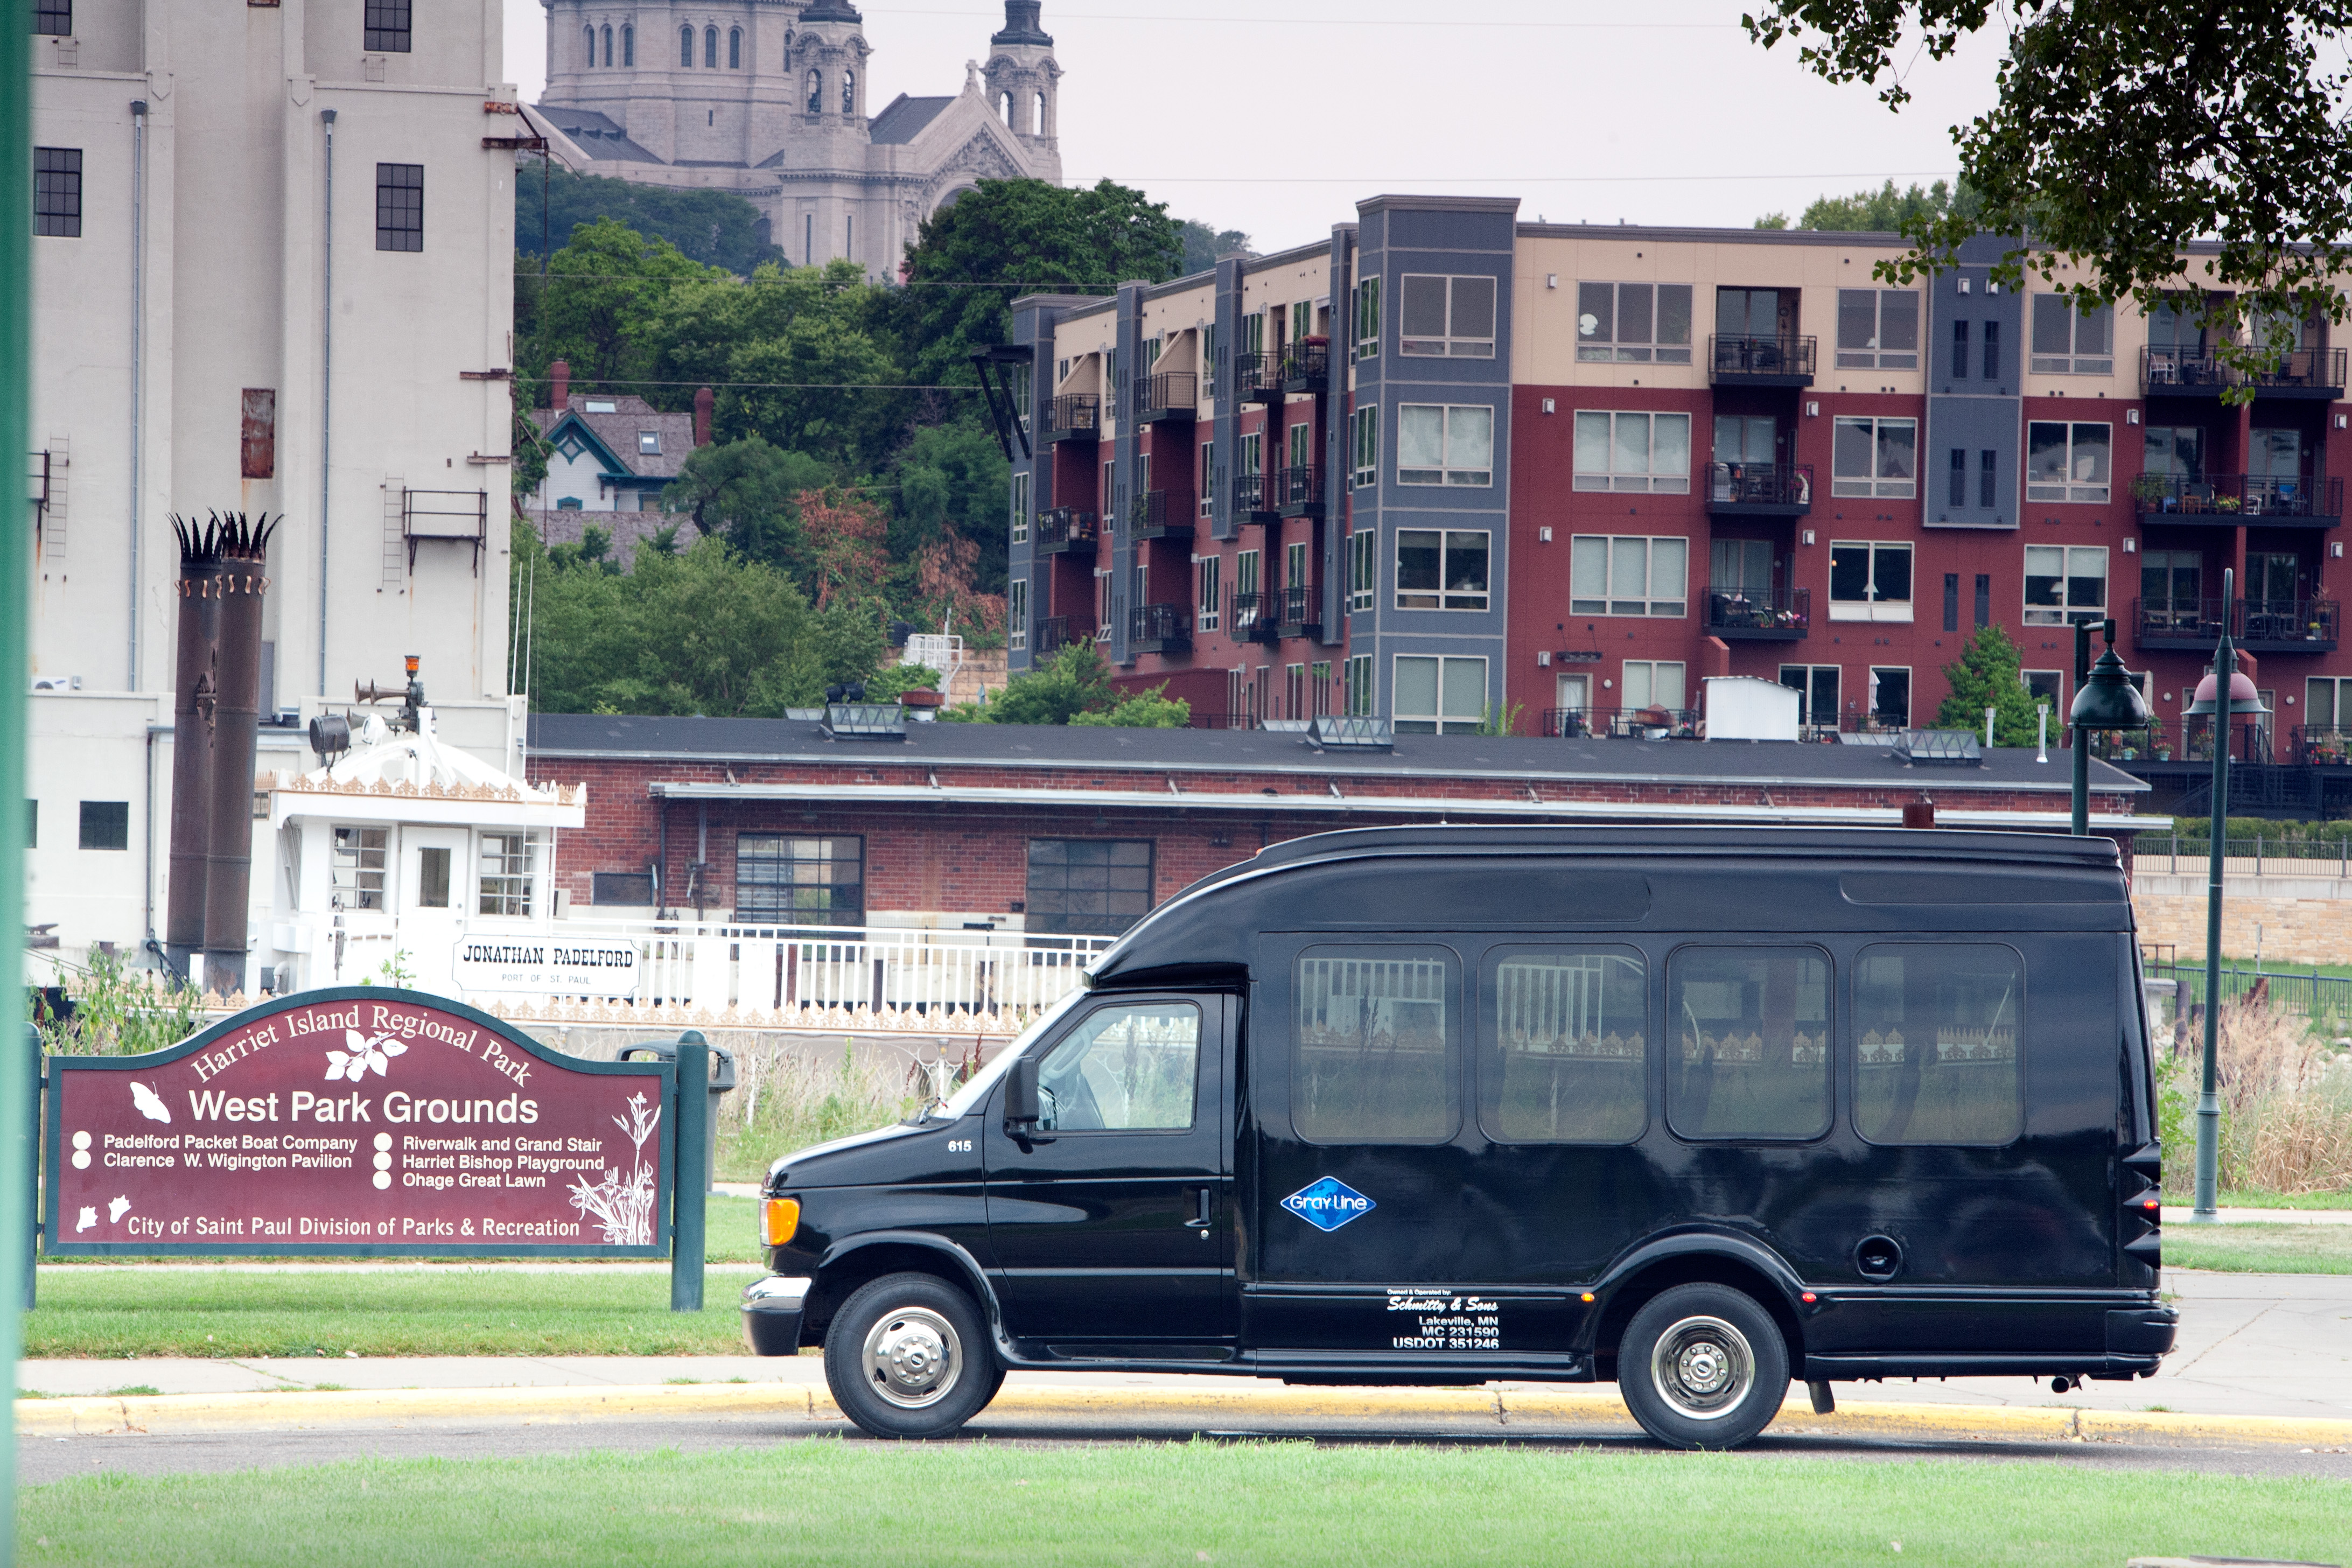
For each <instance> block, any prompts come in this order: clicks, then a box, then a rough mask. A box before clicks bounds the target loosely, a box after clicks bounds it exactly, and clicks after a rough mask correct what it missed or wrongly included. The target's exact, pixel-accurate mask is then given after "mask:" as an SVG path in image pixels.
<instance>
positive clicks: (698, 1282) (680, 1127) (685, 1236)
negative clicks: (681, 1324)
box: [669, 1029, 711, 1312]
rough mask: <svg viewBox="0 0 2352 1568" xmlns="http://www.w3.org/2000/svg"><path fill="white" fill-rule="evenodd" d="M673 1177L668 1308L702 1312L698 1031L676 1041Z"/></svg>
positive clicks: (704, 1174)
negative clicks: (673, 1216) (674, 1156)
mask: <svg viewBox="0 0 2352 1568" xmlns="http://www.w3.org/2000/svg"><path fill="white" fill-rule="evenodd" d="M673 1103H674V1104H676V1105H677V1114H676V1117H675V1118H674V1120H675V1122H676V1128H677V1131H675V1132H674V1133H673V1134H672V1136H671V1140H670V1142H671V1144H672V1146H673V1147H674V1148H676V1149H677V1177H676V1179H675V1180H673V1181H672V1182H671V1184H670V1193H671V1194H672V1199H671V1201H672V1202H673V1203H675V1204H676V1205H677V1217H676V1219H675V1220H674V1221H673V1222H672V1223H671V1226H670V1255H669V1310H671V1311H673V1312H699V1311H700V1310H702V1273H703V1269H702V1254H703V1221H704V1220H705V1218H706V1217H708V1213H709V1203H710V1176H711V1173H710V1172H709V1169H708V1168H707V1167H708V1165H709V1158H710V1137H709V1131H710V1046H709V1042H708V1041H706V1040H705V1039H704V1038H703V1037H702V1031H701V1030H699V1029H688V1031H687V1032H686V1033H684V1034H682V1035H680V1036H679V1037H677V1099H676V1100H675V1101H673Z"/></svg>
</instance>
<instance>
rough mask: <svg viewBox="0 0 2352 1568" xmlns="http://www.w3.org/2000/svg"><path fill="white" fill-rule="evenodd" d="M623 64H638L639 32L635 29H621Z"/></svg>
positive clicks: (628, 27)
mask: <svg viewBox="0 0 2352 1568" xmlns="http://www.w3.org/2000/svg"><path fill="white" fill-rule="evenodd" d="M621 63H622V64H623V65H624V66H634V65H635V64H636V63H637V30H636V29H635V27H630V26H624V27H623V28H622V29H621Z"/></svg>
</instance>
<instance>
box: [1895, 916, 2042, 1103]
mask: <svg viewBox="0 0 2352 1568" xmlns="http://www.w3.org/2000/svg"><path fill="white" fill-rule="evenodd" d="M2024 990H2025V972H2024V966H2023V965H2022V964H2021V963H2019V962H2018V955H2017V952H2016V950H2015V949H2013V948H2009V947H1999V946H1994V945H1992V944H1990V943H1970V944H1955V945H1949V946H1945V945H1937V946H1928V945H1926V944H1921V945H1917V946H1914V945H1911V944H1909V943H1904V944H1900V945H1897V944H1894V943H1889V944H1886V945H1883V946H1876V947H1866V948H1864V949H1863V950H1862V962H1861V963H1859V964H1857V965H1856V966H1855V970H1854V980H1853V1005H1854V1020H1853V1032H1854V1040H1855V1047H1854V1055H1855V1072H1854V1084H1853V1128H1854V1131H1857V1132H1859V1133H1861V1134H1862V1135H1863V1137H1864V1138H1866V1139H1868V1140H1869V1141H1870V1142H1873V1143H1929V1144H1937V1145H1949V1144H1954V1143H1982V1144H1994V1143H2007V1142H2011V1140H2013V1139H2015V1138H2016V1137H2017V1135H2018V1134H2019V1133H2020V1132H2021V1131H2024V1128H2025V1114H2024V1106H2023V1102H2022V1100H2021V1097H2020V1095H2019V1092H2018V1091H2019V1089H2020V1087H2021V1083H2022V1081H2023V1080H2022V1079H2021V1077H2020V1075H2019V1073H2018V1059H2017V1045H2018V1027H2017V1025H2018V1012H2019V1007H2018V1002H2019V999H2020V998H2021V996H2022V994H2024Z"/></svg>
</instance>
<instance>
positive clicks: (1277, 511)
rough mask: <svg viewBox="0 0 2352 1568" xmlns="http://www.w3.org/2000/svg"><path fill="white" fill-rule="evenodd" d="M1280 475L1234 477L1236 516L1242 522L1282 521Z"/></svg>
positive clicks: (1238, 475) (1242, 475) (1240, 475)
mask: <svg viewBox="0 0 2352 1568" xmlns="http://www.w3.org/2000/svg"><path fill="white" fill-rule="evenodd" d="M1280 479H1281V476H1280V475H1279V474H1235V475H1234V518H1235V520H1236V521H1241V522H1279V521H1282V516H1283V512H1282V486H1281V483H1280Z"/></svg>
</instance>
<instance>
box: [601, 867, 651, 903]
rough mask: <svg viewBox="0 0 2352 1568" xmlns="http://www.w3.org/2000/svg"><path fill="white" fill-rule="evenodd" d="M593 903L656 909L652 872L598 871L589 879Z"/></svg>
mask: <svg viewBox="0 0 2352 1568" xmlns="http://www.w3.org/2000/svg"><path fill="white" fill-rule="evenodd" d="M588 893H589V900H590V902H592V903H594V904H598V905H603V904H618V905H621V906H622V907H624V908H632V909H634V908H642V909H651V908H653V907H654V876H653V873H652V872H650V871H597V872H594V873H592V874H591V876H590V877H589V879H588Z"/></svg>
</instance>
